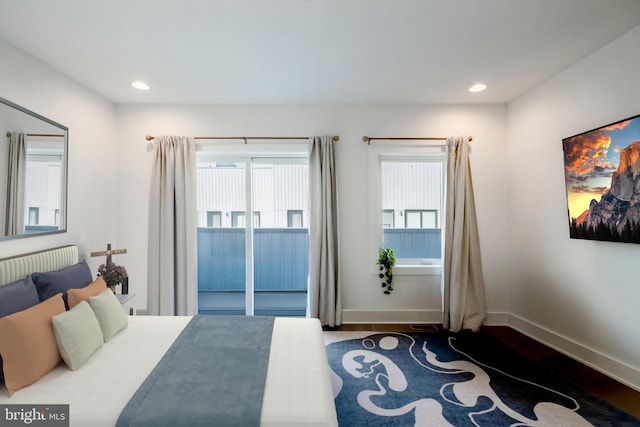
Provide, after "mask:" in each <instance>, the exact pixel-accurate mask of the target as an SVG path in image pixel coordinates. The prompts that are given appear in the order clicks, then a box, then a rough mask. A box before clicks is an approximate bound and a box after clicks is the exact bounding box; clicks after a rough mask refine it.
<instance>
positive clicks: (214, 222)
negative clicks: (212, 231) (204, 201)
mask: <svg viewBox="0 0 640 427" xmlns="http://www.w3.org/2000/svg"><path fill="white" fill-rule="evenodd" d="M207 227H209V228H211V227H216V228H220V227H222V212H220V211H208V212H207Z"/></svg>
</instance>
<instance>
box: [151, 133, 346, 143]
mask: <svg viewBox="0 0 640 427" xmlns="http://www.w3.org/2000/svg"><path fill="white" fill-rule="evenodd" d="M154 138H155V137H154V136H153V135H147V136H145V139H146V140H147V141H151V140H152V139H154ZM193 139H241V140H244V143H245V144H246V143H247V140H249V139H272V140H274V139H277V140H283V139H299V140H305V141H306V140H308V139H309V137H308V136H194V137H193ZM332 139H333V141H334V142H338V141H340V137H339V136H337V135H336V136H334V137H333V138H332Z"/></svg>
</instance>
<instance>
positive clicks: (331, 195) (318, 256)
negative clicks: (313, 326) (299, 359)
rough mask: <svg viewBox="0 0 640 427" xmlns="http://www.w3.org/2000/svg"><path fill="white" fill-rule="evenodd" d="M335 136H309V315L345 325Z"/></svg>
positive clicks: (332, 324)
mask: <svg viewBox="0 0 640 427" xmlns="http://www.w3.org/2000/svg"><path fill="white" fill-rule="evenodd" d="M333 144H334V141H333V139H332V137H331V136H320V137H318V136H316V137H311V138H309V217H310V220H309V288H308V292H307V316H308V317H316V318H318V319H320V322H321V323H322V324H323V325H328V326H339V325H340V324H342V302H341V300H340V266H339V259H340V256H339V255H340V254H339V248H338V241H339V240H338V236H339V227H338V189H337V182H336V165H335V157H334V151H333Z"/></svg>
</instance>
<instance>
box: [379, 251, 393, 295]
mask: <svg viewBox="0 0 640 427" xmlns="http://www.w3.org/2000/svg"><path fill="white" fill-rule="evenodd" d="M377 263H378V267H379V269H380V273H379V275H378V276H379V277H380V278H381V279H382V287H383V288H384V293H385V294H387V295H389V294H391V291H392V290H393V266H394V265H395V263H396V253H395V251H394V250H393V249H392V248H380V252H379V254H378V261H377Z"/></svg>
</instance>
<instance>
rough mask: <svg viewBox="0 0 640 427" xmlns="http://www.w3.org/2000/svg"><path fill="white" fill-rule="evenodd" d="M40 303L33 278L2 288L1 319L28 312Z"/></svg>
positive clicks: (26, 278) (0, 294) (0, 297)
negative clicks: (28, 309)
mask: <svg viewBox="0 0 640 427" xmlns="http://www.w3.org/2000/svg"><path fill="white" fill-rule="evenodd" d="M39 302H40V299H39V298H38V292H37V291H36V287H35V286H34V285H33V282H32V281H31V276H27V277H25V278H24V279H21V280H17V281H15V282H13V283H9V284H8V285H4V286H0V317H3V316H8V315H10V314H13V313H17V312H18V311H22V310H26V309H27V308H29V307H33V306H34V305H36V304H38V303H39Z"/></svg>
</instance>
